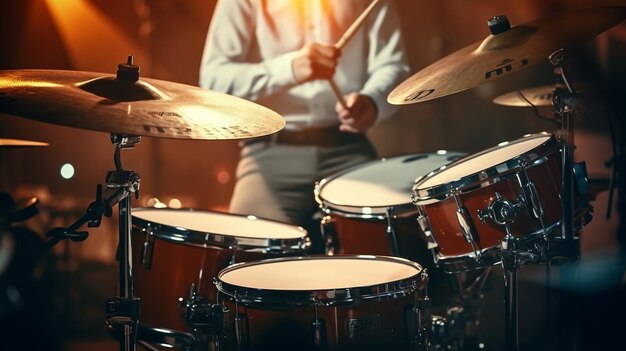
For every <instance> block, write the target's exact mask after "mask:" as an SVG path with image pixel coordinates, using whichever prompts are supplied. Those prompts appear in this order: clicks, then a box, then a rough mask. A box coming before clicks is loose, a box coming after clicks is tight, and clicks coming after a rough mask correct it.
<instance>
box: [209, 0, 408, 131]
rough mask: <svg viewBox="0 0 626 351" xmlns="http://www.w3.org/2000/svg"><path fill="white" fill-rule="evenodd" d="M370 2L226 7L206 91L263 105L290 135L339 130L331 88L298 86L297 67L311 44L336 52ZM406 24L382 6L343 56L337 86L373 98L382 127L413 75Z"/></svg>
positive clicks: (223, 3)
mask: <svg viewBox="0 0 626 351" xmlns="http://www.w3.org/2000/svg"><path fill="white" fill-rule="evenodd" d="M369 4H370V1H369V0H219V1H218V2H217V5H216V8H215V12H214V14H213V18H212V20H211V24H210V26H209V33H208V35H207V39H206V44H205V47H204V53H203V56H202V63H201V67H200V86H201V87H203V88H207V89H211V90H216V91H221V92H224V93H227V94H231V95H234V96H239V97H242V98H244V99H248V100H251V101H255V102H257V103H259V104H262V105H264V106H266V107H268V108H270V109H272V110H274V111H276V112H278V113H279V114H281V115H282V116H283V117H284V118H285V121H286V123H287V125H286V127H285V128H286V129H295V130H297V129H302V128H305V127H309V126H327V125H333V124H337V123H338V119H337V113H336V112H335V104H336V102H337V99H336V97H335V95H334V94H333V92H332V90H331V88H330V85H329V82H327V81H325V80H316V81H312V82H307V83H304V84H299V85H298V84H296V80H295V77H294V75H293V71H292V68H291V62H292V60H293V58H294V56H295V54H296V51H297V50H299V49H300V48H302V47H303V46H304V45H305V44H306V43H309V42H318V43H323V44H335V43H336V42H337V41H338V40H339V38H341V36H342V35H343V34H344V32H345V31H346V30H347V29H348V28H349V27H350V25H351V24H352V23H353V22H354V21H355V20H356V18H357V17H358V16H359V15H360V14H361V13H362V12H363V11H364V10H365V9H366V8H367V6H368V5H369ZM408 72H409V66H408V64H407V60H406V56H405V52H404V44H403V39H402V35H401V31H400V24H399V16H398V12H397V9H396V6H395V3H394V2H393V1H392V0H385V1H382V2H381V3H380V4H378V5H377V8H376V9H374V11H373V12H372V13H370V15H369V16H368V17H367V20H366V21H365V22H364V23H363V26H362V27H361V28H360V29H359V30H358V31H357V32H356V33H355V35H354V36H353V37H352V38H351V39H350V41H349V42H348V43H347V44H346V45H345V46H344V48H343V49H342V51H341V56H340V58H339V61H338V66H337V69H336V71H335V76H334V80H335V82H336V83H337V85H338V86H339V89H340V90H341V92H342V94H343V95H346V94H348V93H351V92H360V93H361V94H364V95H367V96H369V97H371V98H372V99H373V100H374V102H375V104H376V107H377V109H378V116H377V121H380V120H383V119H385V118H388V117H389V116H391V115H392V114H393V112H394V111H395V109H396V108H397V107H396V106H392V105H390V104H389V103H388V102H387V95H388V94H389V92H390V91H391V90H392V89H393V88H394V87H396V86H397V85H398V84H399V83H400V82H401V81H402V80H403V79H404V78H405V77H406V76H407V74H408Z"/></svg>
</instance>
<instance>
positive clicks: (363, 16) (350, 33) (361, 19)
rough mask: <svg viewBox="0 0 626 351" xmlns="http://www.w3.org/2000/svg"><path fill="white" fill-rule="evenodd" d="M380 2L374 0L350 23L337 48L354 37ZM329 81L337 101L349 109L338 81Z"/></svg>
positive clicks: (339, 48) (340, 47) (341, 47)
mask: <svg viewBox="0 0 626 351" xmlns="http://www.w3.org/2000/svg"><path fill="white" fill-rule="evenodd" d="M379 2H380V0H374V1H372V3H371V4H369V6H368V7H367V8H366V9H365V11H363V12H362V13H361V14H360V15H359V17H357V19H356V20H355V21H354V22H353V23H352V24H351V25H350V27H348V30H346V31H345V33H343V35H342V36H341V38H339V40H338V41H337V43H335V48H337V50H341V49H343V47H344V46H345V45H346V43H347V42H348V41H349V40H350V39H352V37H353V36H354V33H356V31H357V30H358V29H359V28H360V27H361V26H362V25H363V22H365V19H366V18H367V16H369V14H370V13H371V12H372V11H373V10H374V7H376V5H378V3H379ZM328 83H330V88H331V89H332V90H333V93H334V94H335V97H336V98H337V101H339V103H340V104H341V106H342V107H343V108H345V109H346V110H347V109H348V103H347V102H346V100H345V99H344V98H343V95H342V94H341V91H340V90H339V87H338V86H337V83H335V81H334V80H333V79H329V80H328Z"/></svg>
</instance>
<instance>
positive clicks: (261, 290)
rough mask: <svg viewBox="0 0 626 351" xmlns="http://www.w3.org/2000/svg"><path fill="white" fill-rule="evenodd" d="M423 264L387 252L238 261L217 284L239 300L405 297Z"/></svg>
mask: <svg viewBox="0 0 626 351" xmlns="http://www.w3.org/2000/svg"><path fill="white" fill-rule="evenodd" d="M422 272H423V269H422V267H421V266H420V265H419V264H417V263H415V262H412V261H409V260H405V259H401V258H396V257H386V256H354V255H345V256H311V257H298V258H279V259H271V260H263V261H255V262H247V263H242V264H236V265H233V266H230V267H228V268H226V269H224V270H222V271H221V272H220V273H219V274H218V278H217V282H216V285H217V288H218V289H219V290H220V291H221V292H223V293H225V294H226V295H228V296H231V297H236V298H237V299H242V300H241V301H240V302H243V303H251V302H252V303H261V304H268V305H277V304H278V305H303V304H311V303H316V302H317V303H323V304H326V305H336V304H344V303H350V302H354V301H356V300H365V299H372V298H383V297H392V296H394V295H406V294H408V293H411V292H412V291H414V290H415V289H417V288H419V287H421V286H422V285H423V284H425V281H424V279H425V277H424V276H423V275H422V274H421V273H422Z"/></svg>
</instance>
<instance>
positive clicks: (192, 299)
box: [179, 283, 229, 351]
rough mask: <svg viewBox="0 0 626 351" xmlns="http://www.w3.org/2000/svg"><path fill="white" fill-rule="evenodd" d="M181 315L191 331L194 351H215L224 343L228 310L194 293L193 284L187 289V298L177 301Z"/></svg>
mask: <svg viewBox="0 0 626 351" xmlns="http://www.w3.org/2000/svg"><path fill="white" fill-rule="evenodd" d="M179 306H180V309H181V314H182V315H183V316H184V317H183V318H184V319H185V323H186V324H187V325H188V326H189V328H190V329H191V331H192V332H191V334H192V336H193V342H194V347H193V350H194V351H201V350H217V349H219V345H220V344H221V343H224V342H225V341H226V340H225V335H226V332H225V330H224V328H226V327H227V325H228V323H227V321H228V312H229V311H228V310H227V309H226V308H224V307H223V306H222V305H220V304H214V303H212V302H211V301H209V299H208V298H207V297H206V296H202V295H200V294H198V293H197V292H196V288H195V284H193V283H192V284H191V286H190V288H189V297H188V298H187V299H186V300H185V299H183V298H182V297H181V298H180V299H179Z"/></svg>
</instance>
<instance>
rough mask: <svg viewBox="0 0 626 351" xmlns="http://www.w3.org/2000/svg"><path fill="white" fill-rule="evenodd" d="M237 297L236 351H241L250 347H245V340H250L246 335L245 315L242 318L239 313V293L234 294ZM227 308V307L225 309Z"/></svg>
mask: <svg viewBox="0 0 626 351" xmlns="http://www.w3.org/2000/svg"><path fill="white" fill-rule="evenodd" d="M234 297H235V320H234V322H235V323H234V324H235V329H234V333H235V350H237V351H239V350H242V349H244V348H247V347H248V345H247V344H246V345H244V340H246V341H247V340H248V338H247V335H244V323H245V322H246V317H245V315H243V316H242V314H241V312H240V311H239V300H238V299H237V292H235V294H234ZM224 308H226V307H224Z"/></svg>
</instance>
